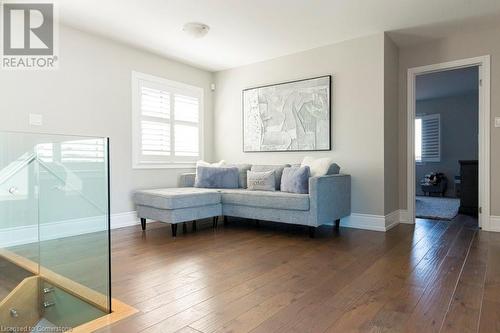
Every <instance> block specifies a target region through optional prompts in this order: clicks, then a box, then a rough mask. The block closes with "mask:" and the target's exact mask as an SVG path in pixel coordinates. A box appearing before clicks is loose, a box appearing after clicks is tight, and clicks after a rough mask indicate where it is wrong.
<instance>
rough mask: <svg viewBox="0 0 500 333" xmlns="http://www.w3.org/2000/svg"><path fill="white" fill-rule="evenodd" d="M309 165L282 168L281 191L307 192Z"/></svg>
mask: <svg viewBox="0 0 500 333" xmlns="http://www.w3.org/2000/svg"><path fill="white" fill-rule="evenodd" d="M310 175H311V171H310V170H309V167H308V166H307V165H306V166H303V167H289V168H285V169H283V175H282V176H281V191H282V192H290V193H302V194H306V193H309V176H310Z"/></svg>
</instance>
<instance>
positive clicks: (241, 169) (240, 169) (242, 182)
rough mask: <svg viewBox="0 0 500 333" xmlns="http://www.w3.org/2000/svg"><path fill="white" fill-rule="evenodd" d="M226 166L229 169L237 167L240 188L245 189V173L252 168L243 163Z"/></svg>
mask: <svg viewBox="0 0 500 333" xmlns="http://www.w3.org/2000/svg"><path fill="white" fill-rule="evenodd" d="M227 166H231V167H237V168H238V172H239V174H240V184H239V186H240V188H247V171H248V170H250V169H251V168H252V165H251V164H244V163H238V164H229V165H227Z"/></svg>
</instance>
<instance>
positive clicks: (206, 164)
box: [196, 160, 226, 168]
mask: <svg viewBox="0 0 500 333" xmlns="http://www.w3.org/2000/svg"><path fill="white" fill-rule="evenodd" d="M224 165H226V161H224V160H220V161H219V162H215V163H208V162H206V161H203V160H199V161H197V162H196V167H199V166H204V167H213V168H219V167H221V166H224Z"/></svg>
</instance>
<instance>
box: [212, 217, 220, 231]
mask: <svg viewBox="0 0 500 333" xmlns="http://www.w3.org/2000/svg"><path fill="white" fill-rule="evenodd" d="M217 222H219V217H218V216H214V219H213V224H212V227H213V228H214V229H215V228H217Z"/></svg>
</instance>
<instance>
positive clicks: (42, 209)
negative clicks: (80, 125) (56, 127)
mask: <svg viewBox="0 0 500 333" xmlns="http://www.w3.org/2000/svg"><path fill="white" fill-rule="evenodd" d="M57 139H58V141H57V142H53V145H54V149H55V151H61V154H60V156H61V157H60V158H58V157H57V155H58V154H55V155H54V156H55V159H54V162H53V163H50V162H43V161H39V164H40V167H39V169H40V170H39V207H38V214H39V221H40V231H39V232H40V274H41V276H42V277H44V278H47V279H49V280H50V279H58V278H62V279H69V280H71V282H72V283H74V285H75V287H76V288H79V286H78V285H82V286H84V287H87V288H88V289H89V290H88V291H89V293H90V294H92V292H93V291H97V292H98V294H100V295H99V296H98V298H99V299H92V301H93V302H94V303H97V304H99V305H101V306H102V307H103V308H104V309H107V308H108V307H109V295H108V293H109V270H108V263H109V243H108V242H109V237H108V232H109V230H108V190H107V188H108V174H107V142H106V140H105V139H102V138H101V139H88V138H77V139H75V138H74V137H59V138H57ZM54 141H55V140H54ZM68 151H71V153H67V154H65V152H68ZM90 152H91V153H90ZM68 156H71V158H68ZM93 295H94V294H93Z"/></svg>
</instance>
